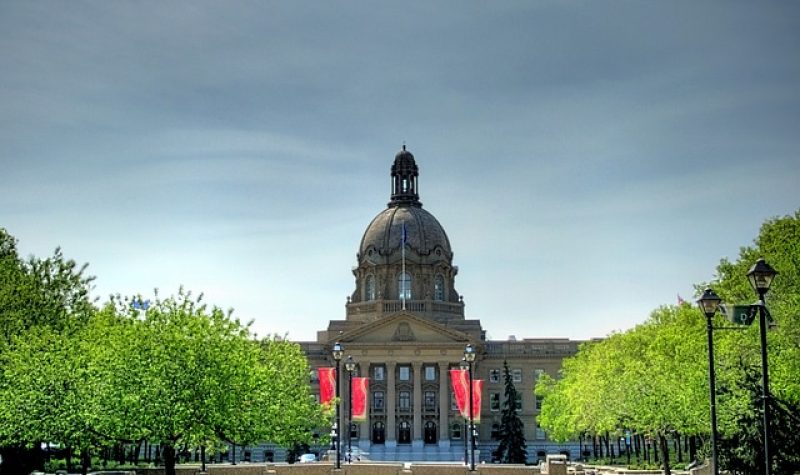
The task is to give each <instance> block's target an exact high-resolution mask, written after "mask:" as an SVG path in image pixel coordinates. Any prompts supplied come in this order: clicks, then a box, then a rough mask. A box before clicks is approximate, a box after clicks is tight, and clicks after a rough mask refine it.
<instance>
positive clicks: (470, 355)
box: [464, 344, 475, 471]
mask: <svg viewBox="0 0 800 475" xmlns="http://www.w3.org/2000/svg"><path fill="white" fill-rule="evenodd" d="M464 359H465V360H466V361H467V365H468V368H467V371H468V372H469V435H470V437H471V441H470V444H469V446H470V454H469V469H470V470H472V471H474V470H475V418H474V408H473V407H472V364H473V363H474V362H475V348H473V346H472V345H471V344H467V346H466V348H464Z"/></svg>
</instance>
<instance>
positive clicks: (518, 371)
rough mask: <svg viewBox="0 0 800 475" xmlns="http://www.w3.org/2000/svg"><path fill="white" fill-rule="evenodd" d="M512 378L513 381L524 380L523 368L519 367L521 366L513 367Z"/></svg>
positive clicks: (519, 381)
mask: <svg viewBox="0 0 800 475" xmlns="http://www.w3.org/2000/svg"><path fill="white" fill-rule="evenodd" d="M511 378H512V379H513V381H514V382H515V383H521V382H522V370H521V369H519V368H517V369H512V370H511Z"/></svg>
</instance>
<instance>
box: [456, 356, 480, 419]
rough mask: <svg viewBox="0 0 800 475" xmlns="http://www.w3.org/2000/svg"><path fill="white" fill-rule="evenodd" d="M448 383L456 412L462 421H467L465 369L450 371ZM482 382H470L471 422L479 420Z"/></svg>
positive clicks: (467, 406) (467, 378) (467, 383)
mask: <svg viewBox="0 0 800 475" xmlns="http://www.w3.org/2000/svg"><path fill="white" fill-rule="evenodd" d="M450 383H451V384H452V385H453V394H454V395H455V397H456V406H457V407H458V412H459V413H460V414H461V417H463V418H464V419H469V402H468V401H469V371H467V370H465V369H451V370H450ZM482 392H483V380H482V379H474V380H472V420H473V421H475V422H480V420H481V393H482Z"/></svg>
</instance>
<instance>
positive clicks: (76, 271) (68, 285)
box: [0, 228, 94, 473]
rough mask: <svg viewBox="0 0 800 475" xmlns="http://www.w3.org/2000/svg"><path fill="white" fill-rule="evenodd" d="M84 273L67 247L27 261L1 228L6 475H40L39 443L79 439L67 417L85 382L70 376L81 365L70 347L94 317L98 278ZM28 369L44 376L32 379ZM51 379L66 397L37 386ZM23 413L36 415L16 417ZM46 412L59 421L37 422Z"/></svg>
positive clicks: (0, 407)
mask: <svg viewBox="0 0 800 475" xmlns="http://www.w3.org/2000/svg"><path fill="white" fill-rule="evenodd" d="M85 270H86V265H83V266H78V265H77V264H76V263H75V261H73V260H70V259H66V258H65V257H64V255H63V254H62V252H61V250H60V249H56V250H55V252H54V253H53V255H52V256H51V257H47V258H45V259H40V258H37V257H33V256H32V257H29V258H28V259H22V258H21V257H20V256H19V253H18V250H17V241H16V239H14V237H13V236H11V235H10V234H9V233H8V232H7V231H6V230H5V229H3V228H0V360H2V361H3V362H4V364H3V368H4V369H5V371H3V372H2V373H0V393H2V394H0V399H4V400H6V401H9V403H10V405H9V406H6V405H4V404H0V443H1V444H2V445H3V447H2V448H0V456H2V458H3V460H4V462H3V464H2V465H0V471H3V472H4V473H6V472H7V473H16V472H24V473H27V472H29V471H31V470H33V469H36V468H39V469H40V468H41V467H42V463H43V459H42V454H41V451H40V450H39V442H41V441H50V440H53V439H52V437H54V436H59V437H61V438H62V439H64V440H67V439H71V438H72V437H73V436H74V435H75V433H76V429H75V427H74V426H73V427H69V428H68V427H67V426H69V425H70V424H71V423H74V422H75V416H74V415H73V413H71V412H70V411H67V412H66V413H64V412H60V411H61V410H62V409H64V408H66V407H67V404H68V401H77V400H75V399H72V398H71V395H73V394H74V393H73V389H74V387H75V385H74V384H71V383H72V382H74V381H75V379H74V378H76V377H78V376H77V375H76V374H70V373H69V371H70V370H72V369H74V362H75V359H74V358H73V355H71V354H67V350H68V349H69V348H70V343H69V341H71V339H72V337H73V334H74V332H75V331H76V330H77V329H79V328H80V327H81V326H82V325H83V324H84V323H85V322H86V321H87V320H88V319H89V318H90V316H91V315H92V313H93V311H94V307H93V305H92V302H91V300H90V298H89V292H90V290H91V282H92V280H93V277H90V276H87V275H86V273H85ZM25 355H27V356H25ZM49 355H53V356H52V357H50V356H49ZM26 358H27V359H26ZM25 365H28V368H29V369H31V370H33V372H34V373H37V374H34V375H26V374H25V373H26V372H27V370H26V369H25ZM31 365H33V366H31ZM46 378H52V381H61V383H62V384H61V386H59V390H58V391H57V392H56V394H60V395H62V396H64V397H63V398H49V396H48V395H46V394H41V387H50V386H53V387H55V386H56V385H54V384H51V385H50V386H48V385H45V386H38V387H37V385H39V384H42V383H44V380H45V379H46ZM68 396H70V397H68ZM48 398H49V402H48V401H45V400H46V399H48ZM22 407H28V408H29V409H31V411H32V412H24V413H17V414H15V413H14V411H20V410H21V408H22ZM42 411H51V412H52V413H53V414H54V417H52V418H47V419H42V418H39V419H38V420H37V419H36V417H37V416H36V415H37V414H40V413H42ZM55 414H58V415H59V416H64V415H66V417H55Z"/></svg>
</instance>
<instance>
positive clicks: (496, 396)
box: [489, 393, 500, 412]
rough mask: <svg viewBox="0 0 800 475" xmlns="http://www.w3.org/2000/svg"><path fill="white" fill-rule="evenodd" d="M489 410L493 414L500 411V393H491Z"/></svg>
mask: <svg viewBox="0 0 800 475" xmlns="http://www.w3.org/2000/svg"><path fill="white" fill-rule="evenodd" d="M489 410H490V411H492V412H497V411H499V410H500V393H489Z"/></svg>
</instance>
